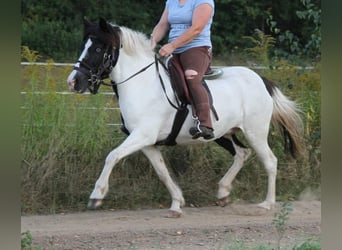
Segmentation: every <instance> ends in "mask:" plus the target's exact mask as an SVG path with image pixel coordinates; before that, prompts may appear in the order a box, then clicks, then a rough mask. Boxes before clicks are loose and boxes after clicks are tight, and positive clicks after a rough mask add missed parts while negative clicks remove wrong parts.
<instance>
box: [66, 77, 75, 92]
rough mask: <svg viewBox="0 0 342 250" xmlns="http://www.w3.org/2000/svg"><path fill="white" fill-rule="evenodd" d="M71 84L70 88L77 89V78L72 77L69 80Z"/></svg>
mask: <svg viewBox="0 0 342 250" xmlns="http://www.w3.org/2000/svg"><path fill="white" fill-rule="evenodd" d="M68 84H69V89H70V90H75V85H76V79H71V80H69V81H68Z"/></svg>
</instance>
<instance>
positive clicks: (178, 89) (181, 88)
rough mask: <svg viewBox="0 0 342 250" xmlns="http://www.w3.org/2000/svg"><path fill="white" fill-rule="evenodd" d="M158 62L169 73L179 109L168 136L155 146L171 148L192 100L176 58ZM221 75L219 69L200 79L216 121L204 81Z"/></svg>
mask: <svg viewBox="0 0 342 250" xmlns="http://www.w3.org/2000/svg"><path fill="white" fill-rule="evenodd" d="M159 62H161V63H162V65H163V67H164V68H165V69H166V70H167V71H168V73H169V77H170V82H171V86H172V88H173V90H174V94H175V97H176V99H177V103H178V106H179V107H178V108H177V113H176V115H175V118H174V121H173V125H172V129H171V132H170V134H169V135H168V137H167V138H165V139H164V140H161V141H158V142H157V143H156V145H166V146H173V145H176V138H177V136H178V134H179V131H180V130H181V128H182V126H183V123H184V121H185V119H186V117H187V116H188V113H189V110H188V109H187V105H188V104H190V105H191V104H192V98H191V95H190V93H189V89H188V85H187V82H186V80H185V76H184V71H183V68H182V66H181V64H180V62H179V59H178V57H171V58H169V59H168V60H166V61H161V60H160V59H159ZM222 74H223V71H222V70H220V69H217V70H211V71H210V72H208V74H206V75H205V76H204V79H202V84H203V86H204V88H205V89H206V91H207V93H208V96H209V102H210V108H211V110H212V111H213V113H214V115H215V118H216V120H218V119H219V118H218V114H217V112H216V110H215V108H214V105H213V98H212V95H211V92H210V90H209V88H208V86H207V83H206V82H205V79H215V78H217V77H219V76H221V75H222ZM192 107H193V105H192Z"/></svg>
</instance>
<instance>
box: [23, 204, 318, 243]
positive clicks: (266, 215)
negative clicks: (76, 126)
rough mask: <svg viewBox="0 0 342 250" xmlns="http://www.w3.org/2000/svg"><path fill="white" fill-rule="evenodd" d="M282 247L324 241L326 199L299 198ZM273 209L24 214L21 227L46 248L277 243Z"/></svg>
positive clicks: (196, 209)
mask: <svg viewBox="0 0 342 250" xmlns="http://www.w3.org/2000/svg"><path fill="white" fill-rule="evenodd" d="M292 207H293V211H292V212H291V213H290V220H289V221H288V222H287V226H288V227H287V230H286V232H285V236H284V238H283V239H282V240H281V245H282V246H286V245H294V244H298V243H302V242H303V241H305V240H307V239H319V237H320V225H321V203H320V202H319V201H297V202H293V204H292ZM277 209H279V205H277V207H276V209H275V210H273V211H270V212H267V211H264V210H261V209H258V208H257V207H256V206H255V205H249V204H244V205H242V204H240V205H230V206H226V207H224V208H221V207H217V206H213V207H201V208H190V207H185V208H184V209H183V212H184V213H183V216H182V217H181V218H178V219H169V218H165V217H164V215H165V214H166V213H167V211H166V210H165V209H160V210H135V211H89V212H82V213H71V214H57V215H47V216H45V215H44V216H22V217H21V231H22V232H25V231H30V232H31V234H32V238H33V245H39V246H41V247H42V248H44V249H103V250H104V249H177V250H178V249H179V250H180V249H187V250H188V249H190V250H191V249H200V250H201V249H215V250H216V249H228V248H227V246H228V245H232V244H233V245H235V246H236V245H237V244H239V242H243V244H245V245H250V244H252V245H258V244H262V245H270V246H276V239H277V236H276V232H275V229H274V227H273V226H272V223H271V222H272V219H273V215H274V212H275V211H277Z"/></svg>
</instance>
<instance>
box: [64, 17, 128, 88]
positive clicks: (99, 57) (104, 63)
mask: <svg viewBox="0 0 342 250" xmlns="http://www.w3.org/2000/svg"><path fill="white" fill-rule="evenodd" d="M120 43H121V42H120V29H119V27H116V26H112V25H111V24H109V23H108V22H107V21H106V20H104V19H103V18H100V19H99V22H98V23H97V22H95V23H91V22H89V21H88V20H87V19H86V18H84V35H83V52H82V54H81V56H80V58H79V60H78V61H77V63H76V64H75V67H74V70H73V71H72V72H71V74H70V75H69V77H68V80H67V82H68V84H69V87H70V89H71V90H73V91H76V92H78V93H83V92H85V91H86V90H87V89H89V91H90V92H91V93H93V94H96V93H97V90H98V88H99V86H100V84H101V82H102V80H103V79H106V78H108V77H109V74H110V72H111V71H112V69H113V67H114V66H115V64H116V62H117V60H118V57H119V49H120V46H121V44H120Z"/></svg>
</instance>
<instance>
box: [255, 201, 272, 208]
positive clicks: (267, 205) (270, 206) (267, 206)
mask: <svg viewBox="0 0 342 250" xmlns="http://www.w3.org/2000/svg"><path fill="white" fill-rule="evenodd" d="M258 207H259V208H263V209H266V210H271V209H272V207H273V206H272V204H270V203H268V202H265V201H264V202H262V203H259V204H258Z"/></svg>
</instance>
